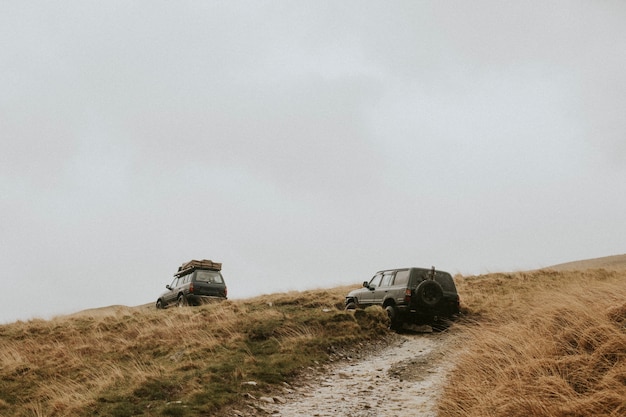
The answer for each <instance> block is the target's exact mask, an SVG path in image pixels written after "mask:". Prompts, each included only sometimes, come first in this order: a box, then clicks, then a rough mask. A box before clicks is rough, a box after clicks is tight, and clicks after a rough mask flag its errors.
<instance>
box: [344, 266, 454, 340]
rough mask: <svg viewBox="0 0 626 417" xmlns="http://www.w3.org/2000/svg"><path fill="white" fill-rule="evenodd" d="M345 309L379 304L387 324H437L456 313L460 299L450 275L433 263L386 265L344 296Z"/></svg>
mask: <svg viewBox="0 0 626 417" xmlns="http://www.w3.org/2000/svg"><path fill="white" fill-rule="evenodd" d="M345 303H346V309H356V308H365V307H368V306H371V305H379V306H381V307H383V308H384V309H385V310H386V311H387V314H388V316H389V319H390V321H391V326H390V327H391V328H392V329H395V330H399V329H401V328H402V325H403V323H405V322H406V323H414V324H431V325H437V326H439V325H441V323H443V322H445V321H447V320H449V319H451V318H453V317H454V316H456V315H458V314H459V306H460V299H459V294H458V293H457V290H456V285H454V280H453V279H452V276H451V275H450V274H449V273H447V272H444V271H437V270H435V267H432V268H431V269H426V268H401V269H388V270H384V271H379V272H377V273H376V274H375V275H374V277H373V278H372V279H371V280H369V281H365V282H363V288H360V289H358V290H354V291H351V292H350V293H349V294H348V295H347V296H346V300H345Z"/></svg>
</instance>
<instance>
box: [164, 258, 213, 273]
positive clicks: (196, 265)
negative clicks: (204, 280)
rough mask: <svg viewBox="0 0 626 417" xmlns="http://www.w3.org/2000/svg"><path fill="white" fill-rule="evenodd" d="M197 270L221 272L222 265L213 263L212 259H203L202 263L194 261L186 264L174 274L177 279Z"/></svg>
mask: <svg viewBox="0 0 626 417" xmlns="http://www.w3.org/2000/svg"><path fill="white" fill-rule="evenodd" d="M196 269H212V270H214V271H221V270H222V264H221V263H219V262H213V261H212V260H210V259H203V260H201V261H198V260H195V259H192V260H191V261H189V262H185V263H184V264H182V265H181V266H179V267H178V272H176V273H175V274H174V276H175V277H179V276H181V275H186V274H188V273H190V272H192V271H194V270H196Z"/></svg>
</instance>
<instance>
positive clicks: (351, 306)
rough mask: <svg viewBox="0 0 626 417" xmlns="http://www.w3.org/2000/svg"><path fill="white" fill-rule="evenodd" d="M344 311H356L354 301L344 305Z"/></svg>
mask: <svg viewBox="0 0 626 417" xmlns="http://www.w3.org/2000/svg"><path fill="white" fill-rule="evenodd" d="M346 310H356V303H355V302H354V301H350V302H349V303H348V304H346Z"/></svg>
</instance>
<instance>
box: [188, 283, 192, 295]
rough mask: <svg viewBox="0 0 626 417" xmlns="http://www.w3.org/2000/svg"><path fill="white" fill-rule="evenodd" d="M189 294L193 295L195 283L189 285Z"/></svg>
mask: <svg viewBox="0 0 626 417" xmlns="http://www.w3.org/2000/svg"><path fill="white" fill-rule="evenodd" d="M189 292H190V293H191V294H193V282H192V283H191V284H189Z"/></svg>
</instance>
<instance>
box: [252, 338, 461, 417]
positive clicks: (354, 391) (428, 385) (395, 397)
mask: <svg viewBox="0 0 626 417" xmlns="http://www.w3.org/2000/svg"><path fill="white" fill-rule="evenodd" d="M454 339H455V335H453V334H450V333H448V332H442V333H432V332H412V333H405V334H401V335H399V336H398V337H397V338H396V340H395V341H394V342H393V343H392V344H391V345H390V346H387V347H386V348H384V349H383V350H381V351H379V352H377V353H374V354H371V355H368V356H366V357H364V358H361V359H358V360H351V361H350V360H348V361H347V362H342V363H341V364H339V365H335V366H333V367H330V368H329V369H327V371H326V372H325V373H324V374H322V375H320V376H318V377H315V378H312V379H311V380H309V381H304V382H302V384H301V385H299V386H297V387H295V386H289V387H285V394H284V395H281V396H278V397H273V398H265V399H264V400H265V404H263V405H262V406H261V410H263V411H264V412H265V413H267V415H274V416H277V417H293V416H307V417H310V416H313V417H316V416H318V417H331V416H332V417H340V416H350V417H396V416H398V417H399V416H406V415H414V416H426V417H434V416H436V415H437V406H436V399H437V397H438V395H439V393H440V389H441V386H442V384H443V383H444V381H445V377H446V374H447V372H448V371H449V370H450V369H451V368H452V360H449V359H451V358H452V356H453V355H452V353H451V352H452V351H453V350H451V349H450V346H451V345H452V344H453V340H454ZM258 410H259V409H257V411H258ZM407 412H408V414H407Z"/></svg>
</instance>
